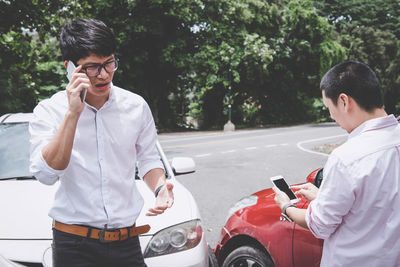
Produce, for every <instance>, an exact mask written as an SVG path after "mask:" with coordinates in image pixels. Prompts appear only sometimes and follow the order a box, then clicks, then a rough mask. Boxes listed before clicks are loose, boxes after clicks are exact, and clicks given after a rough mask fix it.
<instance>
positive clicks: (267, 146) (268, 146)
mask: <svg viewBox="0 0 400 267" xmlns="http://www.w3.org/2000/svg"><path fill="white" fill-rule="evenodd" d="M276 146H278V145H266V146H265V147H266V148H270V147H276Z"/></svg>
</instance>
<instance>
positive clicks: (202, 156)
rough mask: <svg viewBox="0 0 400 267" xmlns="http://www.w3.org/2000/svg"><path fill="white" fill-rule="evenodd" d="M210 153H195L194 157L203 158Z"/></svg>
mask: <svg viewBox="0 0 400 267" xmlns="http://www.w3.org/2000/svg"><path fill="white" fill-rule="evenodd" d="M211 155H212V154H211V153H207V154H200V155H196V156H195V157H196V158H204V157H208V156H211Z"/></svg>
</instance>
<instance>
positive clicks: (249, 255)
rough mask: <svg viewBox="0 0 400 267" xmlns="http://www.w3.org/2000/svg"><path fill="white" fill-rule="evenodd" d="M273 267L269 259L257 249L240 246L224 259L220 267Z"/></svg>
mask: <svg viewBox="0 0 400 267" xmlns="http://www.w3.org/2000/svg"><path fill="white" fill-rule="evenodd" d="M239 266H240V267H246V266H249V267H250V266H251V267H274V266H275V264H274V263H273V261H272V260H271V258H270V257H269V255H267V254H265V253H264V252H263V251H261V250H260V249H258V248H255V247H251V246H242V247H239V248H237V249H235V250H233V251H232V252H231V253H229V255H228V256H227V257H226V258H225V260H224V262H223V263H222V267H239Z"/></svg>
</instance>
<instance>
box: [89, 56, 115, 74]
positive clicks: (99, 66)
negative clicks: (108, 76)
mask: <svg viewBox="0 0 400 267" xmlns="http://www.w3.org/2000/svg"><path fill="white" fill-rule="evenodd" d="M112 62H114V64H115V68H114V69H113V70H112V71H108V70H107V68H106V65H107V64H110V63H112ZM118 62H119V58H117V57H115V56H114V60H112V61H108V62H106V63H104V64H100V65H93V66H88V67H82V70H83V71H85V73H86V75H87V76H89V77H96V76H98V75H99V74H100V72H101V69H104V70H105V71H106V72H107V73H111V72H114V71H116V70H117V69H118ZM93 67H97V73H96V74H95V75H89V74H88V73H87V69H88V68H93Z"/></svg>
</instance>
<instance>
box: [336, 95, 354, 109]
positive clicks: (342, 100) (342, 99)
mask: <svg viewBox="0 0 400 267" xmlns="http://www.w3.org/2000/svg"><path fill="white" fill-rule="evenodd" d="M352 102H353V99H352V98H351V97H350V96H348V95H346V94H343V93H342V94H340V95H339V97H338V105H339V106H340V107H341V108H343V109H344V110H345V111H347V112H348V111H349V110H350V109H351V108H352V107H351V105H352Z"/></svg>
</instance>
